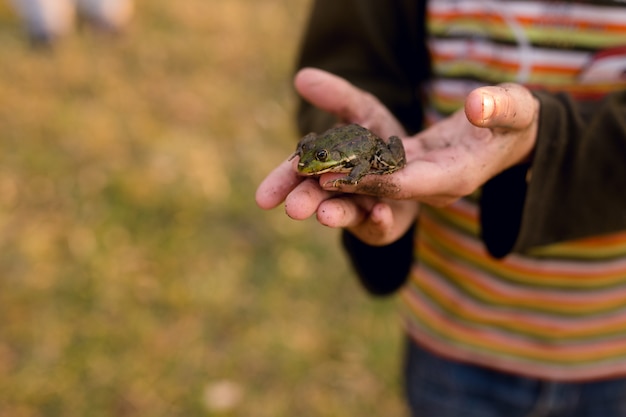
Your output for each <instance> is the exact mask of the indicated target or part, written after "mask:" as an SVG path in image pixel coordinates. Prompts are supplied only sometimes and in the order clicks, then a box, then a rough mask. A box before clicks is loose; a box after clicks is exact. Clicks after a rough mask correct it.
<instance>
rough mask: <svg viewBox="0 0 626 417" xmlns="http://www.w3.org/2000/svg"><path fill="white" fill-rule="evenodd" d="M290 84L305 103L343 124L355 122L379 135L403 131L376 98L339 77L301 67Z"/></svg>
mask: <svg viewBox="0 0 626 417" xmlns="http://www.w3.org/2000/svg"><path fill="white" fill-rule="evenodd" d="M294 85H295V88H296V90H297V91H298V93H299V94H300V95H301V96H302V97H303V98H304V99H305V100H307V101H308V102H310V103H311V104H312V105H314V106H315V107H318V108H320V109H322V110H324V111H327V112H329V113H332V114H334V115H336V116H337V117H339V118H340V119H341V120H343V121H345V122H348V123H358V124H360V125H362V126H364V127H367V128H369V129H372V130H374V131H375V132H376V133H378V134H379V135H383V136H390V135H397V134H400V133H401V132H403V131H404V130H403V128H402V126H401V125H400V124H399V123H398V122H397V121H396V119H395V118H394V117H393V116H392V115H391V113H390V112H389V111H388V110H387V108H386V107H385V106H383V105H382V103H381V102H380V101H379V100H378V99H376V98H375V97H374V96H373V95H371V94H369V93H367V92H366V91H363V90H361V89H359V88H357V87H356V86H354V85H353V84H351V83H349V82H348V81H346V80H345V79H343V78H341V77H338V76H336V75H333V74H331V73H329V72H326V71H323V70H320V69H316V68H304V69H302V70H300V71H299V72H298V73H297V74H296V77H295V79H294Z"/></svg>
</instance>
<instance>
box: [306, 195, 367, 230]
mask: <svg viewBox="0 0 626 417" xmlns="http://www.w3.org/2000/svg"><path fill="white" fill-rule="evenodd" d="M377 201H378V199H375V198H372V197H368V196H356V195H350V194H346V195H345V196H342V197H336V198H331V199H329V200H326V201H324V202H323V203H322V204H320V206H319V209H318V210H317V220H318V221H319V222H320V223H321V224H323V225H324V226H328V227H345V228H350V227H356V226H358V225H360V224H361V223H362V222H363V221H364V220H365V219H366V218H367V216H368V213H369V215H371V213H370V212H371V211H372V209H373V208H374V207H375V206H376V204H377Z"/></svg>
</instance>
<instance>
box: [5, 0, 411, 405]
mask: <svg viewBox="0 0 626 417" xmlns="http://www.w3.org/2000/svg"><path fill="white" fill-rule="evenodd" d="M309 4H310V1H299V2H294V1H290V0H211V1H207V0H186V1H184V2H176V1H171V0H150V1H147V0H143V1H142V0H139V1H138V3H137V4H136V5H135V13H134V15H133V18H132V20H131V22H130V25H129V26H128V27H127V28H125V30H124V33H123V35H122V36H119V35H118V36H110V34H102V33H101V32H99V31H95V30H91V29H90V28H89V27H87V26H85V25H80V24H79V25H78V26H77V27H76V28H75V29H74V30H73V31H72V32H71V33H69V34H67V35H66V36H64V37H63V39H60V40H59V42H57V43H56V44H55V45H54V46H53V47H51V48H39V47H33V46H32V45H31V43H30V42H29V40H28V37H27V36H26V34H25V32H24V27H23V25H22V23H21V21H20V20H19V19H18V17H17V15H16V13H15V11H14V10H13V9H12V8H11V7H10V6H9V3H7V2H6V0H4V2H2V3H0V416H1V417H5V416H6V417H9V416H10V417H40V416H45V417H48V416H90V417H104V416H150V417H159V416H186V417H189V416H246V417H257V416H260V417H262V416H272V417H277V416H299V417H306V416H367V415H379V416H393V415H403V413H404V411H403V407H402V406H401V400H400V392H399V391H400V388H399V387H400V383H399V378H400V376H399V375H400V373H399V366H400V364H399V363H398V361H399V360H398V357H399V355H400V352H401V350H402V341H401V336H400V332H399V324H398V321H399V320H398V319H397V317H396V312H395V302H394V301H393V300H386V301H374V300H372V299H370V298H368V297H367V296H366V295H365V294H364V292H363V291H362V290H361V289H360V287H359V286H358V284H357V283H356V280H355V279H354V278H353V276H352V275H351V272H350V270H349V268H348V265H347V264H346V261H345V260H344V258H343V256H342V253H341V249H340V245H339V243H338V233H337V231H334V230H328V229H324V228H322V227H320V226H318V225H317V224H316V223H315V221H313V220H311V221H305V222H295V221H293V220H290V219H288V218H287V217H286V216H285V215H284V212H283V210H282V208H278V209H276V210H273V211H270V212H265V211H262V210H260V209H258V208H257V207H256V205H255V204H254V191H255V189H256V186H257V185H258V183H259V182H260V180H261V179H262V178H263V177H264V176H265V175H266V174H267V173H268V172H269V171H270V170H271V169H272V168H273V167H274V166H275V165H276V164H277V163H279V162H280V161H281V160H282V159H283V158H285V157H287V156H288V155H289V154H290V153H291V152H292V151H293V150H294V147H295V143H296V140H297V137H298V135H297V134H296V130H295V125H294V122H293V112H294V103H295V100H294V93H293V91H292V87H291V78H292V72H293V63H294V59H295V54H296V51H297V46H298V40H299V38H300V35H301V32H302V29H303V25H304V22H305V20H306V15H307V12H308V7H309Z"/></svg>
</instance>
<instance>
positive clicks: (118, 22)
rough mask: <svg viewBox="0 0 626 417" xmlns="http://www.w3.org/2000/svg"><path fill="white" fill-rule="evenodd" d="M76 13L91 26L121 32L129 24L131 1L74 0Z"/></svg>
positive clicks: (131, 8)
mask: <svg viewBox="0 0 626 417" xmlns="http://www.w3.org/2000/svg"><path fill="white" fill-rule="evenodd" d="M75 1H76V5H77V7H78V12H79V13H80V14H81V16H83V17H84V18H85V19H87V20H88V21H89V22H90V23H91V24H94V25H96V26H97V27H98V28H100V29H104V30H107V31H111V32H119V31H121V30H123V29H124V28H125V27H126V26H127V25H128V23H129V21H130V19H131V17H132V14H133V10H134V7H133V6H134V4H133V0H75Z"/></svg>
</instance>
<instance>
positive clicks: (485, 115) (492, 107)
mask: <svg viewBox="0 0 626 417" xmlns="http://www.w3.org/2000/svg"><path fill="white" fill-rule="evenodd" d="M495 111H496V100H495V98H494V97H493V96H492V95H491V94H483V95H482V111H481V119H482V120H483V122H486V121H487V120H489V119H490V118H491V116H493V114H494V112H495Z"/></svg>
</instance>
